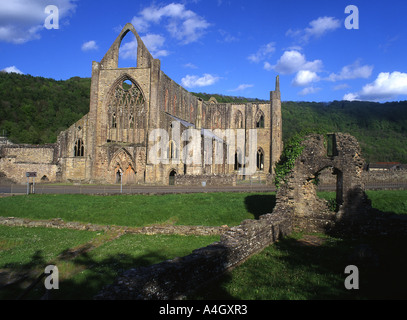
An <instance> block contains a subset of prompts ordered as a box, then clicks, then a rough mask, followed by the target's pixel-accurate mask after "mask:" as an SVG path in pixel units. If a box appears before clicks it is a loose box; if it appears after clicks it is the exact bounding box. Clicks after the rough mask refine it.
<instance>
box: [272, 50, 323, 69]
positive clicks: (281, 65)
mask: <svg viewBox="0 0 407 320" xmlns="http://www.w3.org/2000/svg"><path fill="white" fill-rule="evenodd" d="M265 67H266V66H265ZM268 67H270V68H271V69H273V70H275V71H277V72H279V73H281V74H292V73H295V72H298V71H300V70H308V71H312V72H318V71H320V70H321V68H322V61H321V60H314V61H307V60H306V58H305V55H303V54H302V53H300V52H298V51H296V50H290V51H285V52H284V53H283V55H282V56H281V57H280V59H279V60H278V61H277V64H276V65H274V66H268Z"/></svg>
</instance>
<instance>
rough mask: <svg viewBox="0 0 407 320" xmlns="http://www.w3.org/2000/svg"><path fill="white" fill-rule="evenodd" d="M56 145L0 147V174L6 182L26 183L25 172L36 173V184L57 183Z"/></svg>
mask: <svg viewBox="0 0 407 320" xmlns="http://www.w3.org/2000/svg"><path fill="white" fill-rule="evenodd" d="M57 157H58V146H57V145H53V144H52V145H43V146H31V145H17V144H14V145H7V146H2V147H0V172H2V176H4V177H7V179H8V180H11V181H13V182H17V183H25V182H27V178H26V173H27V172H37V179H36V181H37V182H40V181H41V179H43V181H47V182H56V181H58V179H59V178H58V172H59V165H58V163H57Z"/></svg>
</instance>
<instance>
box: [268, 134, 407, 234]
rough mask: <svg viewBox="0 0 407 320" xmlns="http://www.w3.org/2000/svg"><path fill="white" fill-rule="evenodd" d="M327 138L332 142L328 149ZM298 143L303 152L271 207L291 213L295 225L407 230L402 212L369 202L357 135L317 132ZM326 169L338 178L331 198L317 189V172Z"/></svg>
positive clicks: (307, 228)
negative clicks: (387, 211)
mask: <svg viewBox="0 0 407 320" xmlns="http://www.w3.org/2000/svg"><path fill="white" fill-rule="evenodd" d="M328 139H331V141H330V142H329V141H328ZM328 143H332V149H331V150H330V151H329V150H328ZM302 145H303V147H304V150H303V152H302V154H301V155H300V156H299V157H298V158H297V159H296V161H295V165H294V168H293V170H292V171H291V172H290V174H289V175H288V176H287V177H286V182H285V183H284V184H282V186H281V188H280V189H279V190H278V191H277V202H276V207H275V211H280V210H284V211H285V212H286V213H287V214H289V215H290V216H291V217H292V218H291V223H292V227H293V229H294V230H299V231H307V232H327V233H330V232H332V233H342V234H343V233H348V234H349V233H355V234H360V233H376V234H380V233H386V232H389V230H392V231H394V232H401V233H405V232H406V231H407V228H406V226H407V225H406V223H405V221H404V220H405V219H404V220H403V218H402V217H399V216H396V215H391V214H385V213H382V212H378V211H377V210H374V209H373V208H372V206H371V202H370V200H369V199H368V197H367V195H366V193H365V181H366V177H365V174H366V171H364V170H363V168H364V160H363V157H362V155H361V150H360V146H359V143H358V141H357V140H356V138H354V137H353V136H351V135H349V134H344V133H335V134H333V135H330V136H328V138H327V137H326V136H324V135H317V134H315V135H310V136H308V137H307V138H306V139H304V141H303V143H302ZM326 169H328V170H330V171H331V172H332V173H333V175H334V176H335V178H334V180H335V181H336V199H335V201H331V202H330V203H329V202H328V201H326V200H324V199H320V198H319V197H318V196H317V193H316V191H317V183H318V175H319V173H320V172H321V171H325V170H326ZM394 226H398V227H397V228H396V229H395V228H394ZM403 228H404V229H406V231H403Z"/></svg>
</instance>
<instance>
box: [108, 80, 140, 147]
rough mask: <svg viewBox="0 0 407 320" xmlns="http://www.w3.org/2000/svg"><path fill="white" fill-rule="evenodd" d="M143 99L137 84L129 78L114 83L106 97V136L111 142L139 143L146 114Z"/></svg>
mask: <svg viewBox="0 0 407 320" xmlns="http://www.w3.org/2000/svg"><path fill="white" fill-rule="evenodd" d="M146 109H147V108H146V106H145V98H144V95H143V92H142V90H141V89H140V87H139V86H138V84H137V83H136V82H135V81H133V80H131V79H130V77H127V76H126V77H122V78H120V79H119V80H117V81H116V84H115V85H114V86H113V88H112V90H111V91H110V94H109V96H108V125H109V127H108V129H109V131H108V136H107V140H109V141H113V142H134V143H140V142H142V141H143V139H144V135H140V131H139V129H141V130H144V129H145V125H146V120H147V119H146V118H147V112H146Z"/></svg>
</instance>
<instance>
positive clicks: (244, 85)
mask: <svg viewBox="0 0 407 320" xmlns="http://www.w3.org/2000/svg"><path fill="white" fill-rule="evenodd" d="M253 87H254V85H253V84H241V85H239V86H238V87H237V88H235V89H232V90H229V91H230V92H233V91H243V90H246V89H248V88H253Z"/></svg>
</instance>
